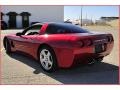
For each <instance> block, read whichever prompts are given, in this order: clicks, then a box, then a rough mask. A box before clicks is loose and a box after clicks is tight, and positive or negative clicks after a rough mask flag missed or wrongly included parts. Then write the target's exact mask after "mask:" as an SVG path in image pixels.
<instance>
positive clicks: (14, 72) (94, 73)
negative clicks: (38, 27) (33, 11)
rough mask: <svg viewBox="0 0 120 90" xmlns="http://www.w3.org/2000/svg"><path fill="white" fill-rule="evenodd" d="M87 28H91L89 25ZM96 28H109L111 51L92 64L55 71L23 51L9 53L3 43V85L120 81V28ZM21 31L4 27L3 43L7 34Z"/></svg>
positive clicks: (112, 82)
mask: <svg viewBox="0 0 120 90" xmlns="http://www.w3.org/2000/svg"><path fill="white" fill-rule="evenodd" d="M87 28H88V27H87ZM93 30H94V31H96V30H97V31H107V32H110V33H112V34H113V36H114V39H115V45H114V48H113V50H112V53H111V54H110V55H109V56H107V57H105V58H104V60H103V62H101V63H96V64H95V65H93V66H87V65H80V66H78V67H74V68H70V69H60V70H58V71H56V72H54V73H50V74H49V73H46V72H44V71H43V70H42V69H41V68H40V65H39V63H38V62H36V61H35V60H34V59H32V58H30V57H26V56H24V55H22V54H18V53H13V54H12V55H10V56H9V55H7V54H6V52H5V50H4V48H3V45H1V56H2V57H1V70H2V72H1V73H2V77H1V81H2V84H118V82H119V81H118V71H119V70H118V66H119V58H118V54H119V52H118V51H119V48H118V45H119V44H118V37H119V36H118V30H117V29H116V30H114V29H113V28H111V29H109V31H108V29H104V30H101V29H100V28H97V29H96V28H93ZM20 31H21V30H4V31H2V32H1V37H2V38H1V44H2V39H3V37H4V35H6V34H11V33H16V32H20Z"/></svg>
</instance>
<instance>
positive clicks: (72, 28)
mask: <svg viewBox="0 0 120 90" xmlns="http://www.w3.org/2000/svg"><path fill="white" fill-rule="evenodd" d="M46 33H47V34H65V33H89V31H87V30H85V29H82V28H80V26H76V25H72V24H64V23H63V24H55V23H54V24H49V25H48V27H47V30H46Z"/></svg>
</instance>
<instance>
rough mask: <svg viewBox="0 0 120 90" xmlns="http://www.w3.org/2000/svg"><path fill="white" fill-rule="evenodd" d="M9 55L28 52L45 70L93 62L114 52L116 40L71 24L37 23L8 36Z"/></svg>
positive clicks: (7, 47) (110, 36)
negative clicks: (16, 52)
mask: <svg viewBox="0 0 120 90" xmlns="http://www.w3.org/2000/svg"><path fill="white" fill-rule="evenodd" d="M3 44H4V47H5V50H6V53H7V54H10V53H12V52H15V51H20V52H24V53H26V54H27V55H30V56H32V57H34V58H35V59H36V60H38V61H39V62H40V66H41V68H42V69H43V70H44V71H47V72H53V71H55V70H57V68H60V67H61V68H69V67H71V66H74V65H76V64H78V63H86V64H93V63H94V62H95V61H102V60H103V58H104V57H105V56H107V55H109V54H110V52H111V50H112V48H113V45H114V39H113V36H112V34H110V33H98V32H90V31H88V30H85V29H82V28H80V27H79V26H76V25H72V24H69V23H55V22H49V23H36V24H34V25H32V26H30V27H28V28H26V29H25V30H23V31H22V32H18V33H16V34H13V35H6V36H5V37H4V40H3Z"/></svg>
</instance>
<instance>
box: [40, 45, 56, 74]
mask: <svg viewBox="0 0 120 90" xmlns="http://www.w3.org/2000/svg"><path fill="white" fill-rule="evenodd" d="M38 56H39V61H40V65H41V68H42V69H43V70H44V71H47V72H54V71H56V69H57V67H58V66H57V60H56V55H55V53H54V51H53V50H52V49H51V48H50V47H48V46H44V47H42V48H40V50H39V55H38Z"/></svg>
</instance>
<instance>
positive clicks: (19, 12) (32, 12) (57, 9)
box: [1, 5, 64, 28]
mask: <svg viewBox="0 0 120 90" xmlns="http://www.w3.org/2000/svg"><path fill="white" fill-rule="evenodd" d="M1 8H2V10H1V12H2V13H3V16H2V20H4V21H5V22H6V23H7V25H8V26H9V27H10V28H23V27H27V26H29V25H30V24H31V23H32V22H63V21H64V6H39V5H38V6H23V5H22V6H7V5H6V6H1ZM11 15H12V16H11ZM15 24H16V25H15ZM23 24H26V25H23Z"/></svg>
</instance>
